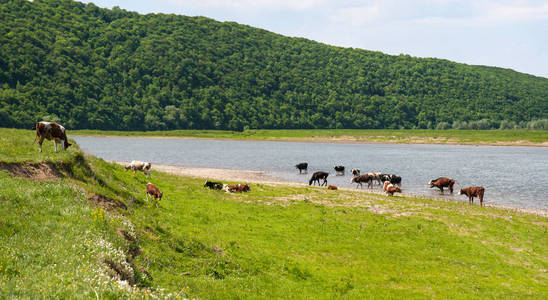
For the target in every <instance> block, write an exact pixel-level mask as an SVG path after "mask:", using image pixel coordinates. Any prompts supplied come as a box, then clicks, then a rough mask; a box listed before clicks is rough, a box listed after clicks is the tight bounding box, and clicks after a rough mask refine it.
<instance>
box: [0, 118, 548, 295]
mask: <svg viewBox="0 0 548 300" xmlns="http://www.w3.org/2000/svg"><path fill="white" fill-rule="evenodd" d="M71 133H72V131H71ZM227 134H228V133H227ZM202 137H203V136H202ZM33 138H34V135H33V132H32V131H28V130H12V129H0V168H1V169H2V170H0V185H1V186H2V187H3V188H2V189H0V215H1V216H2V217H1V219H0V298H107V299H111V298H147V299H148V298H155V297H158V298H175V299H176V298H202V299H239V298H254V299H256V298H283V299H287V298H296V299H333V298H347V299H364V298H375V299H377V298H397V299H401V298H420V299H424V298H438V299H447V298H451V299H468V298H497V299H500V298H531V299H546V297H547V296H548V284H547V282H548V271H547V269H548V233H547V230H548V218H547V217H545V216H542V215H537V214H531V213H524V212H520V211H519V210H515V209H504V208H495V207H479V206H478V205H469V204H468V202H467V200H466V199H465V198H464V197H463V199H462V201H442V200H436V199H429V198H414V197H402V196H394V197H387V196H385V195H381V194H376V193H367V192H361V191H346V190H338V191H329V190H327V189H325V188H317V187H316V188H314V187H292V186H270V185H261V184H252V185H251V192H249V193H245V194H227V193H224V192H221V191H214V190H209V189H205V188H204V187H203V186H202V185H203V182H204V180H203V179H198V178H188V177H179V176H174V175H170V174H165V173H160V172H156V171H153V172H152V178H150V179H149V178H146V177H145V176H144V175H143V174H142V173H137V174H136V175H133V173H131V172H124V168H123V167H122V166H119V165H115V164H111V163H108V162H105V161H103V160H102V159H98V158H95V157H93V156H89V155H85V154H83V153H82V152H81V151H80V150H79V149H78V146H77V145H75V146H74V147H70V148H69V149H68V151H66V152H60V153H53V145H52V142H45V144H44V147H43V149H44V152H43V153H38V147H37V145H36V144H34V145H33V144H32V140H33ZM148 181H151V182H152V183H154V184H155V185H156V186H158V187H159V188H160V189H161V190H162V191H163V192H164V198H163V199H162V200H161V201H160V204H159V207H158V208H156V207H154V205H152V203H150V202H147V201H146V200H145V193H144V186H145V184H146V183H147V182H148Z"/></svg>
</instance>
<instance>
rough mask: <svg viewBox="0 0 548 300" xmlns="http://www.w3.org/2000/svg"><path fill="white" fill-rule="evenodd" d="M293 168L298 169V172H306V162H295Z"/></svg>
mask: <svg viewBox="0 0 548 300" xmlns="http://www.w3.org/2000/svg"><path fill="white" fill-rule="evenodd" d="M295 168H297V169H299V174H301V172H302V171H303V170H304V173H305V174H306V173H308V163H307V162H303V163H300V164H296V165H295Z"/></svg>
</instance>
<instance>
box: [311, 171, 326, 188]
mask: <svg viewBox="0 0 548 300" xmlns="http://www.w3.org/2000/svg"><path fill="white" fill-rule="evenodd" d="M327 176H329V173H327V172H322V171H318V172H314V174H312V177H311V178H310V180H309V181H308V185H312V183H314V185H315V184H316V182H318V185H319V186H323V185H324V184H325V185H327ZM320 180H323V182H322V184H321V185H320Z"/></svg>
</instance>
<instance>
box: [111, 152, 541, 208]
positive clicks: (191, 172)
mask: <svg viewBox="0 0 548 300" xmlns="http://www.w3.org/2000/svg"><path fill="white" fill-rule="evenodd" d="M112 162H113V163H116V164H119V165H126V164H127V163H128V162H121V161H112ZM152 170H155V171H159V172H164V173H169V174H173V175H178V176H183V177H194V178H203V179H206V180H216V181H229V182H241V183H254V184H265V185H275V186H291V187H308V185H307V184H306V183H298V182H292V181H287V180H283V179H280V178H276V177H272V176H267V175H266V172H264V171H251V170H234V169H221V168H205V167H189V166H173V165H160V164H153V165H152ZM338 189H339V190H343V191H346V192H354V193H366V194H377V195H383V196H385V194H384V193H383V192H382V191H381V190H379V189H375V190H368V189H355V188H346V187H345V188H340V187H339V188H338ZM401 195H402V196H403V197H414V198H421V199H433V200H436V201H457V202H461V201H458V200H454V199H446V198H442V197H431V196H418V195H410V194H405V193H402V194H401ZM463 203H464V202H463ZM485 206H487V207H496V208H500V209H505V210H508V211H516V212H521V213H528V214H535V215H539V216H542V217H548V210H545V209H540V208H539V209H532V208H519V207H511V206H504V205H496V204H486V205H485Z"/></svg>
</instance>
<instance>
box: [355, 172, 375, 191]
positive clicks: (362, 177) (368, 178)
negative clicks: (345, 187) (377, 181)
mask: <svg viewBox="0 0 548 300" xmlns="http://www.w3.org/2000/svg"><path fill="white" fill-rule="evenodd" d="M364 182H367V187H368V188H371V185H372V184H373V178H372V177H371V175H369V174H363V175H358V176H355V177H354V178H352V180H350V184H352V183H357V185H356V188H358V186H360V187H362V188H363V183H364Z"/></svg>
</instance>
